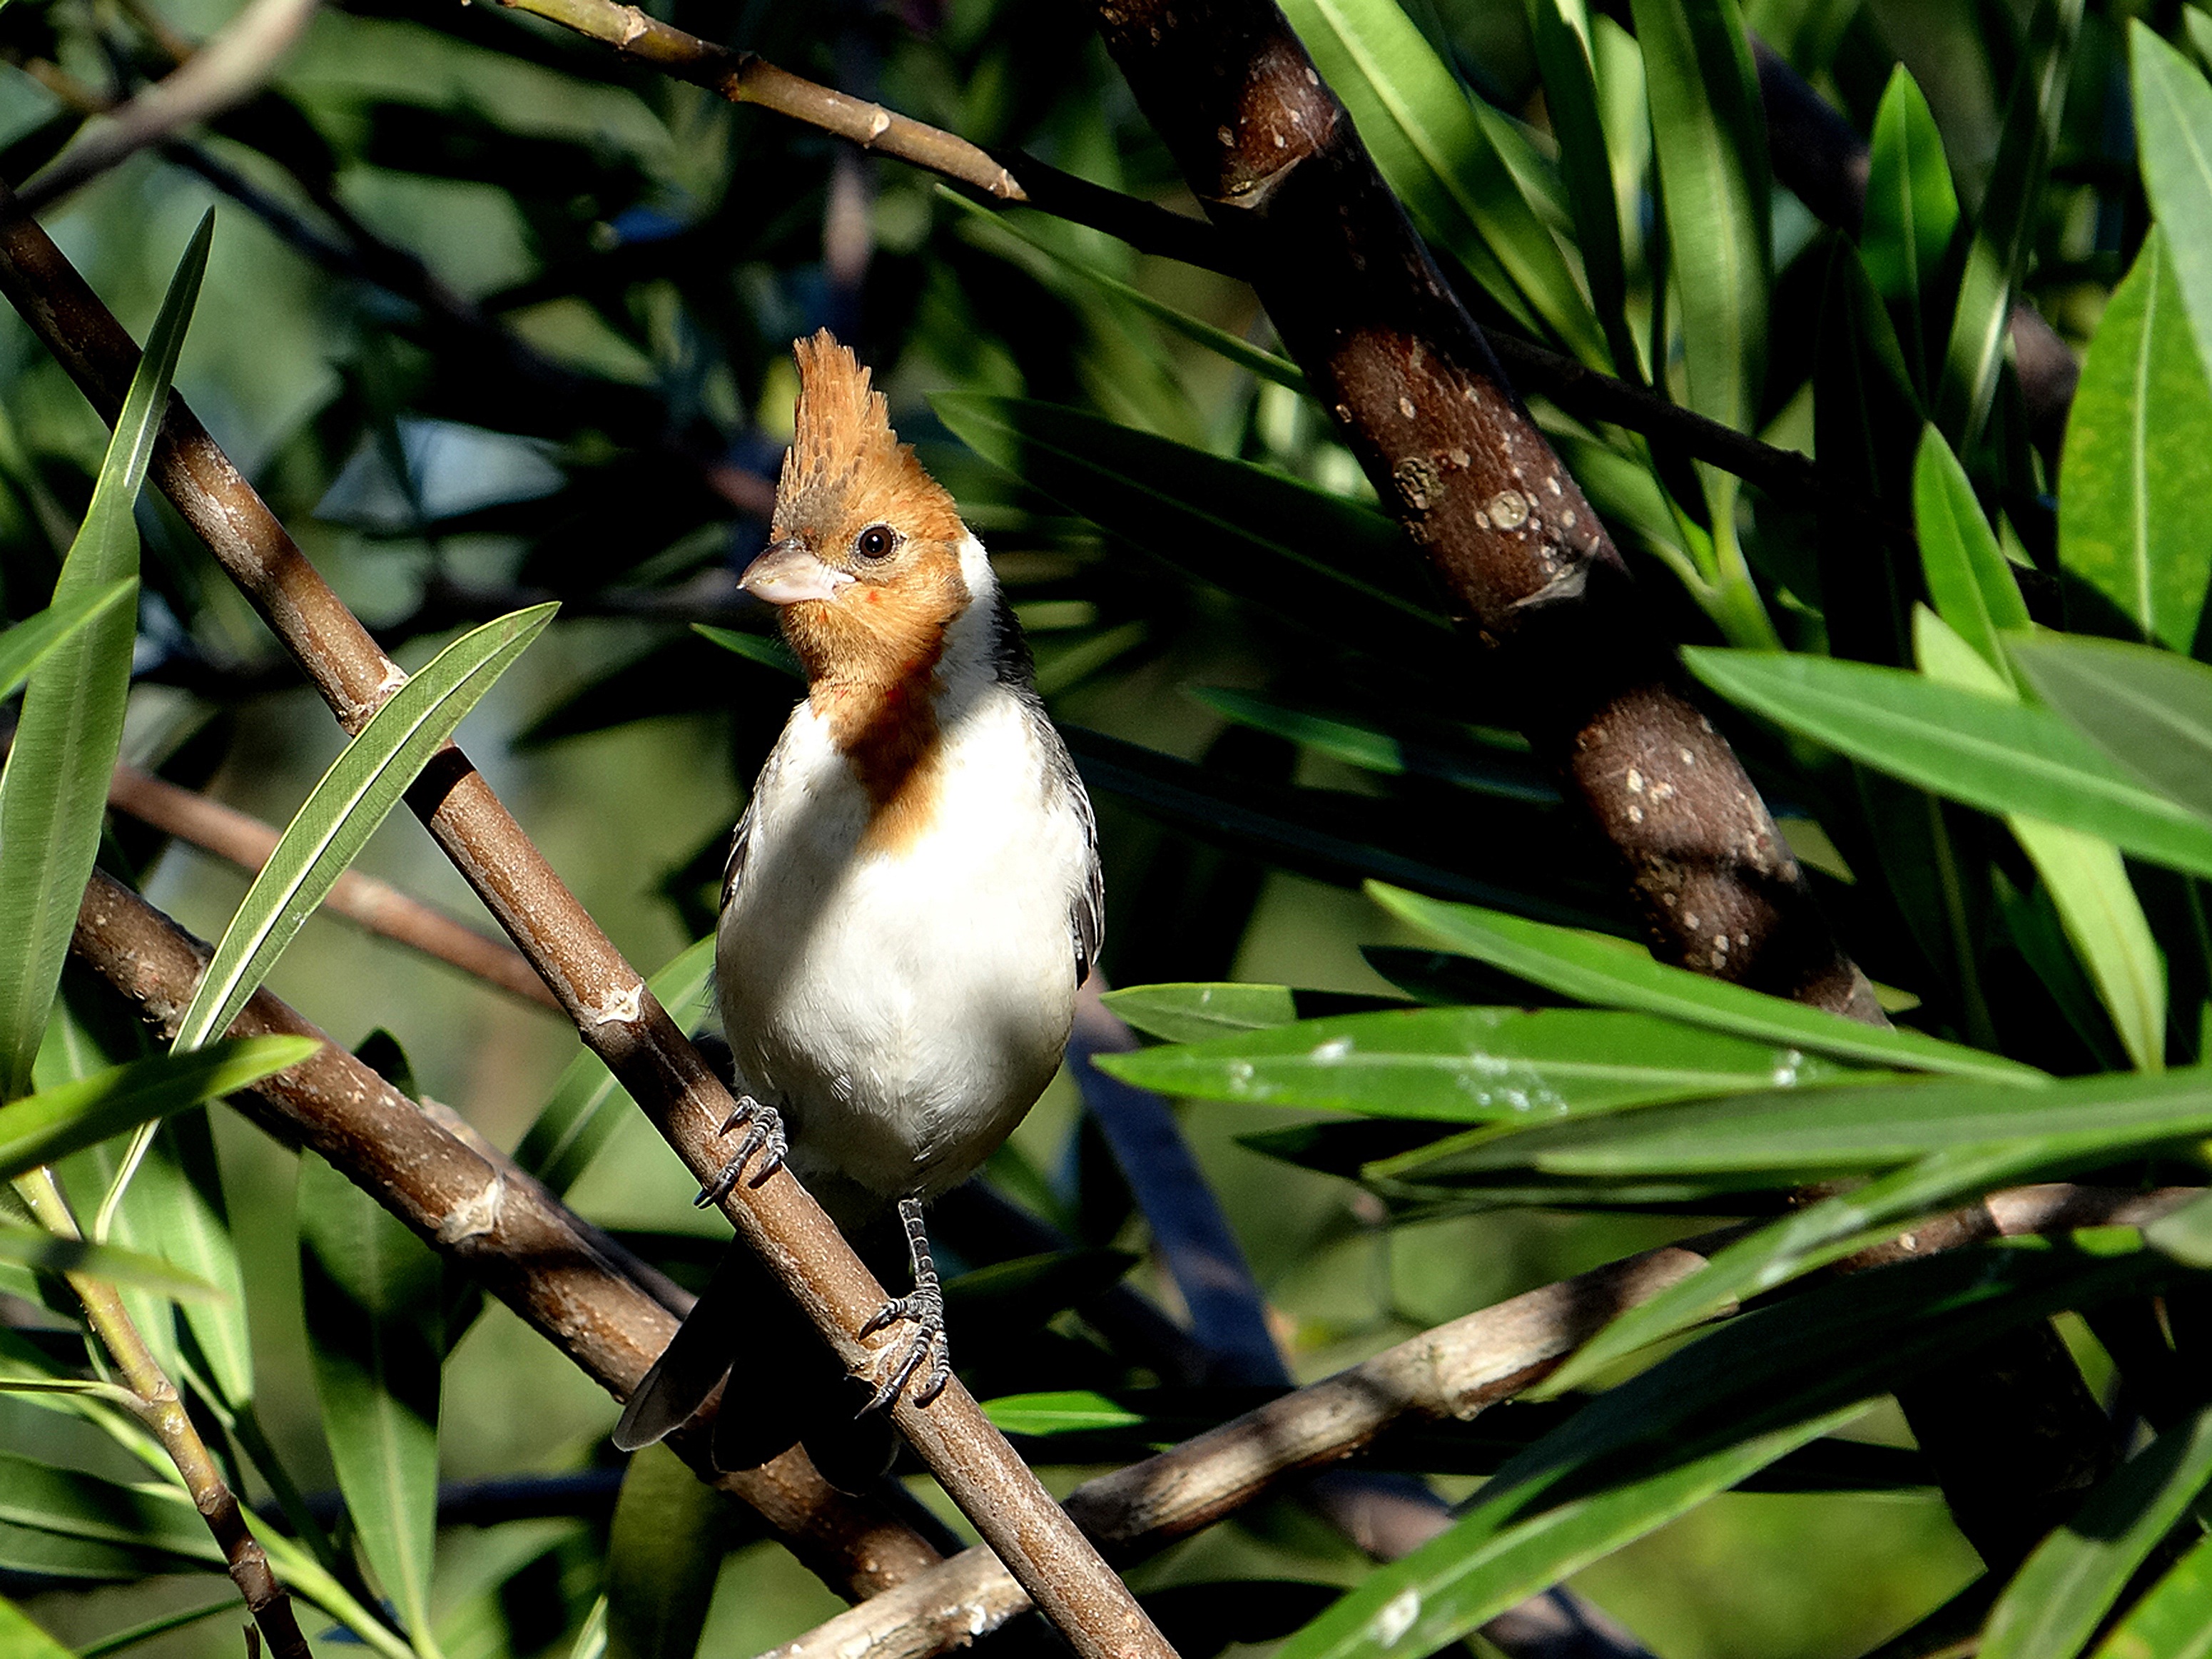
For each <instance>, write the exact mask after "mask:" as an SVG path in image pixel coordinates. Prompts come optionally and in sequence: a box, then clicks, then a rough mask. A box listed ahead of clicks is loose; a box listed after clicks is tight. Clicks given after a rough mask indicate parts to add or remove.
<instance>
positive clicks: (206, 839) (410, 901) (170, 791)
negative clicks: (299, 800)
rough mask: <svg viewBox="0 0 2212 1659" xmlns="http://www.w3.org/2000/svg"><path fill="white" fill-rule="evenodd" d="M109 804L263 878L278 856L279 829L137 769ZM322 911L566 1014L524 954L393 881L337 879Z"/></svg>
mask: <svg viewBox="0 0 2212 1659" xmlns="http://www.w3.org/2000/svg"><path fill="white" fill-rule="evenodd" d="M107 804H108V805H109V806H111V807H112V808H113V809H114V810H115V811H118V812H122V813H125V814H126V815H127V816H129V817H134V818H136V819H137V820H138V821H139V823H144V824H149V825H151V826H152V827H153V828H155V829H159V830H161V832H162V833H163V834H164V835H167V836H175V837H176V838H177V839H178V840H179V841H181V842H189V843H190V844H191V845H192V846H194V847H197V848H199V849H200V850H201V851H203V852H206V853H212V854H215V855H216V857H217V858H219V859H226V860H229V861H230V862H231V863H233V864H234V865H236V866H238V867H239V868H240V869H241V870H247V871H252V872H257V873H258V872H259V870H260V868H261V866H263V865H264V864H266V863H267V862H268V861H269V855H270V854H271V853H274V852H275V851H276V842H277V837H278V835H279V833H280V832H279V831H278V830H277V829H276V828H275V826H274V825H271V824H266V823H262V822H261V820H260V819H258V818H257V817H251V816H249V815H248V814H246V813H244V812H241V811H238V810H237V808H235V807H231V806H225V805H223V804H222V802H220V801H216V800H210V799H208V797H206V796H205V795H200V794H195V793H193V792H192V791H191V790H189V789H179V787H177V786H176V785H175V784H173V783H170V782H167V781H165V780H163V779H161V778H157V777H155V776H154V775H152V774H151V773H149V772H142V771H140V770H139V769H137V767H135V766H118V767H117V768H116V769H115V777H114V780H113V781H112V782H111V783H110V784H109V785H108V787H107ZM322 908H324V909H325V910H327V911H329V912H330V913H331V914H332V915H341V916H343V917H345V918H346V919H347V920H348V921H355V922H358V923H359V924H360V925H361V926H362V927H365V928H367V929H368V931H369V932H370V933H374V934H376V935H377V936H378V937H379V938H380V939H392V940H394V941H396V942H397V943H398V944H401V945H410V946H411V947H413V948H414V949H415V950H417V951H422V953H423V954H424V955H425V956H428V957H436V958H437V959H438V960H439V961H440V962H442V963H446V964H447V966H449V967H453V968H458V969H460V970H461V971H462V972H463V973H465V974H468V975H473V976H474V977H476V978H477V979H480V980H483V981H484V982H485V983H486V984H489V985H495V986H497V987H499V988H500V989H501V990H502V991H505V992H507V994H510V995H512V996H516V997H520V999H521V1000H524V1001H525V1002H530V1003H535V1004H536V1005H537V1006H539V1007H541V1008H550V1009H551V1010H553V1012H556V1013H558V1012H561V1005H560V1004H559V1003H558V1002H557V1001H556V1000H554V996H553V994H552V993H551V992H550V991H549V990H547V989H546V988H545V981H544V980H541V979H540V978H538V975H537V973H536V972H535V971H534V970H533V969H532V968H531V966H530V963H529V962H528V961H527V960H526V959H525V958H524V957H523V954H522V952H520V951H518V950H516V949H515V948H514V947H513V945H509V944H507V942H506V941H505V940H504V939H489V938H486V937H485V936H484V935H483V934H482V933H477V931H476V930H475V929H474V928H472V927H463V926H462V925H461V924H460V923H459V922H458V921H454V920H453V918H452V917H451V916H448V915H441V913H440V912H438V911H436V910H434V909H432V908H430V907H429V906H428V905H427V904H425V903H423V902H422V901H421V900H420V899H416V898H411V897H410V896H408V895H407V894H405V893H403V892H401V891H400V890H398V888H397V887H394V886H392V884H390V883H389V882H383V881H379V880H377V879H376V878H374V876H364V875H362V873H361V872H358V871H356V870H349V871H347V872H345V873H344V874H343V875H342V876H340V877H339V878H338V879H337V885H336V886H335V887H333V888H331V891H330V896H328V897H327V898H325V900H324V901H323V904H322Z"/></svg>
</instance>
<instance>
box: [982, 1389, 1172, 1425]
mask: <svg viewBox="0 0 2212 1659" xmlns="http://www.w3.org/2000/svg"><path fill="white" fill-rule="evenodd" d="M983 1415H984V1416H986V1417H987V1418H989V1419H991V1421H992V1423H993V1424H994V1425H996V1426H997V1428H998V1430H999V1431H1000V1433H1002V1434H1034V1435H1050V1434H1085V1433H1089V1432H1092V1431H1097V1430H1099V1429H1128V1428H1134V1427H1136V1426H1137V1425H1139V1424H1142V1423H1144V1422H1146V1420H1147V1419H1146V1417H1145V1415H1144V1413H1141V1412H1133V1411H1131V1410H1130V1409H1129V1408H1128V1407H1127V1406H1124V1405H1121V1403H1119V1402H1118V1401H1113V1400H1109V1399H1108V1398H1107V1397H1106V1396H1105V1395H1103V1394H1098V1393H1095V1392H1093V1391H1092V1390H1091V1389H1062V1390H1060V1391H1057V1392H1054V1393H1048V1394H1010V1395H1001V1396H1000V1398H998V1399H996V1400H987V1401H984V1402H983Z"/></svg>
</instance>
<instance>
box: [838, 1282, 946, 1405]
mask: <svg viewBox="0 0 2212 1659" xmlns="http://www.w3.org/2000/svg"><path fill="white" fill-rule="evenodd" d="M902 1322H905V1323H911V1324H912V1325H913V1326H914V1327H915V1330H914V1334H913V1335H912V1336H911V1337H910V1338H909V1339H908V1340H907V1341H906V1343H905V1345H904V1351H903V1352H900V1351H899V1350H900V1345H899V1344H898V1343H896V1342H893V1343H891V1344H890V1345H889V1346H888V1347H887V1348H886V1349H885V1352H893V1353H896V1354H897V1358H896V1360H895V1361H894V1362H893V1363H892V1364H891V1368H890V1373H889V1374H888V1375H887V1376H885V1377H884V1380H883V1382H882V1383H879V1384H878V1386H877V1389H876V1392H875V1395H874V1396H873V1397H872V1399H870V1400H869V1401H868V1403H867V1404H866V1405H865V1406H863V1407H860V1412H859V1413H857V1414H858V1415H860V1416H862V1417H865V1416H866V1415H867V1414H868V1413H870V1412H875V1411H881V1410H882V1409H883V1408H884V1407H886V1406H888V1405H890V1403H891V1401H894V1400H896V1399H897V1398H898V1396H899V1394H900V1391H901V1390H902V1389H904V1388H905V1387H906V1385H907V1384H908V1382H910V1381H912V1380H913V1377H914V1375H915V1372H916V1371H921V1373H922V1376H921V1386H920V1387H919V1388H917V1389H915V1391H914V1403H915V1405H917V1406H927V1405H928V1404H930V1403H931V1402H932V1401H934V1400H935V1399H936V1398H937V1396H938V1395H940V1394H943V1393H944V1392H945V1384H946V1383H950V1382H951V1380H952V1360H951V1354H950V1352H949V1351H948V1349H947V1346H946V1343H945V1292H944V1291H941V1290H939V1288H938V1287H937V1285H936V1283H935V1282H934V1280H933V1279H932V1280H925V1281H924V1282H923V1283H921V1284H919V1285H915V1288H914V1291H913V1293H912V1294H911V1295H908V1296H895V1297H892V1298H891V1299H890V1301H888V1302H886V1303H884V1305H883V1306H882V1307H880V1308H878V1309H877V1310H876V1311H875V1315H874V1316H873V1317H872V1318H871V1319H870V1320H869V1321H868V1322H867V1323H866V1324H865V1325H863V1326H862V1327H860V1334H861V1335H862V1336H863V1337H869V1336H873V1335H874V1334H876V1333H877V1332H878V1331H880V1330H883V1329H884V1328H887V1327H889V1326H892V1325H896V1324H900V1323H902ZM925 1362H926V1363H927V1367H928V1368H927V1370H923V1365H924V1364H925Z"/></svg>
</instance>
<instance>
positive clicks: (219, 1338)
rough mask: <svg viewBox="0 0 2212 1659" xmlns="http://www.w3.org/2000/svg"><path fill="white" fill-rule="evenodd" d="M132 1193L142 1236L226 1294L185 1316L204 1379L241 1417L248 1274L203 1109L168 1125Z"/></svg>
mask: <svg viewBox="0 0 2212 1659" xmlns="http://www.w3.org/2000/svg"><path fill="white" fill-rule="evenodd" d="M133 1190H134V1192H135V1193H136V1194H137V1200H138V1204H137V1217H136V1222H137V1226H138V1228H139V1229H140V1230H141V1236H142V1237H144V1238H145V1239H146V1240H147V1242H148V1243H150V1244H151V1245H152V1247H153V1248H154V1249H155V1250H156V1251H158V1252H159V1253H160V1254H161V1255H162V1256H164V1257H165V1258H167V1260H168V1261H173V1262H174V1263H175V1264H176V1265H177V1266H178V1267H182V1268H185V1270H187V1271H188V1272H190V1273H194V1274H196V1275H197V1277H199V1278H200V1279H204V1280H205V1281H206V1282H207V1283H208V1284H210V1285H214V1286H215V1287H216V1290H217V1291H219V1292H220V1294H218V1295H217V1296H216V1297H213V1298H209V1299H204V1300H200V1301H194V1302H188V1303H187V1304H185V1308H184V1310H183V1311H184V1316H185V1324H186V1326H187V1327H188V1328H190V1329H191V1334H192V1337H193V1340H195V1341H196V1342H197V1343H198V1345H199V1351H200V1352H199V1357H200V1359H201V1361H202V1362H203V1368H202V1372H201V1375H202V1378H203V1380H204V1383H206V1385H207V1386H208V1387H210V1388H211V1389H214V1391H215V1392H216V1394H217V1395H220V1396H221V1399H222V1404H223V1406H224V1407H227V1408H228V1410H230V1411H231V1412H233V1413H235V1412H237V1411H239V1410H240V1409H241V1408H243V1407H245V1406H246V1405H247V1404H248V1402H250V1401H252V1398H253V1341H252V1336H251V1335H250V1334H249V1333H248V1331H247V1328H246V1281H245V1277H244V1275H243V1274H242V1273H240V1270H239V1265H238V1247H237V1244H236V1243H235V1242H234V1239H233V1237H232V1234H231V1229H230V1215H229V1211H228V1207H227V1206H226V1205H225V1203H224V1200H223V1192H222V1173H221V1170H219V1168H218V1167H217V1165H216V1152H215V1136H214V1133H213V1132H212V1131H211V1130H210V1127H209V1124H208V1118H207V1113H206V1112H205V1110H204V1109H203V1110H199V1111H194V1112H186V1113H180V1114H179V1115H175V1116H173V1117H171V1118H169V1119H167V1120H166V1121H164V1122H163V1123H162V1125H161V1130H160V1132H159V1133H156V1134H155V1137H154V1142H153V1145H152V1146H149V1148H148V1149H147V1157H146V1159H145V1162H144V1163H143V1164H142V1165H141V1166H140V1168H139V1171H138V1177H137V1182H136V1184H135V1187H134V1188H133Z"/></svg>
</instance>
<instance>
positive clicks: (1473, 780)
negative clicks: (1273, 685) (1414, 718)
mask: <svg viewBox="0 0 2212 1659" xmlns="http://www.w3.org/2000/svg"><path fill="white" fill-rule="evenodd" d="M1186 690H1188V693H1189V695H1190V696H1191V697H1193V698H1194V700H1196V701H1197V702H1200V703H1203V704H1204V705H1205V706H1206V708H1211V709H1212V710H1213V711H1214V712H1215V713H1216V714H1220V715H1222V716H1224V717H1225V719H1228V720H1234V721H1236V722H1237V724H1238V725H1239V726H1250V727H1251V728H1252V729H1253V730H1255V731H1257V732H1271V733H1273V735H1274V736H1276V737H1279V738H1289V739H1290V740H1291V742H1292V743H1296V744H1304V746H1305V747H1307V748H1309V749H1312V750H1317V751H1318V752H1320V753H1322V754H1324V755H1330V756H1334V757H1335V758H1336V759H1338V760H1340V761H1346V762H1348V763H1351V764H1352V765H1353V766H1358V767H1364V769H1367V770H1368V771H1370V772H1381V773H1383V774H1385V775H1389V776H1392V777H1399V776H1402V775H1406V774H1408V773H1411V774H1413V775H1415V776H1418V777H1425V778H1438V779H1441V780H1443V781H1444V782H1446V783H1455V784H1457V785H1459V786H1460V787H1462V788H1465V789H1472V790H1474V791H1476V792H1478V793H1482V794H1486V795H1498V796H1502V797H1504V799H1508V800H1521V801H1527V802H1529V803H1531V804H1532V805H1552V804H1553V803H1555V802H1557V801H1558V799H1559V787H1558V786H1557V785H1555V784H1553V782H1551V781H1549V780H1548V779H1547V778H1546V777H1545V776H1544V775H1543V774H1542V773H1541V771H1539V770H1538V769H1537V768H1536V767H1535V766H1534V765H1533V764H1531V763H1529V762H1528V761H1527V760H1526V759H1525V758H1523V757H1520V756H1518V755H1512V754H1503V753H1499V752H1498V751H1495V750H1490V751H1486V750H1482V749H1480V748H1479V747H1477V746H1476V745H1475V744H1468V745H1467V747H1466V748H1465V749H1461V748H1457V747H1445V746H1443V745H1441V744H1436V743H1431V742H1425V741H1424V740H1422V739H1421V738H1414V737H1401V736H1398V735H1396V734H1395V733H1393V732H1389V731H1386V730H1383V728H1382V727H1380V726H1376V725H1372V724H1369V723H1366V722H1363V721H1359V720H1352V719H1348V718H1344V717H1340V716H1336V715H1329V714H1316V713H1314V712H1312V711H1310V710H1308V709H1304V708H1290V707H1288V706H1286V705H1285V704H1283V703H1280V702H1274V701H1273V700H1272V699H1270V698H1267V697H1259V696H1253V695H1252V694H1251V693H1250V692H1248V691H1232V690H1227V689H1226V688H1225V687H1221V686H1212V685H1195V686H1190V687H1188V688H1186Z"/></svg>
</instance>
